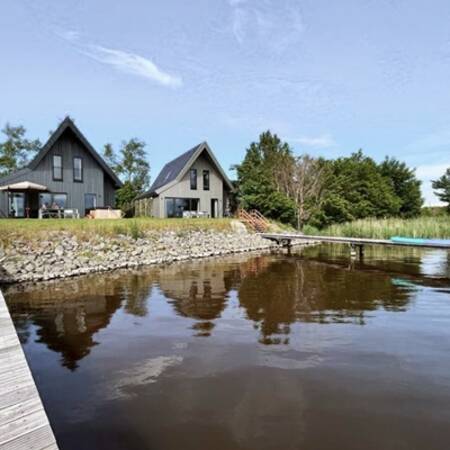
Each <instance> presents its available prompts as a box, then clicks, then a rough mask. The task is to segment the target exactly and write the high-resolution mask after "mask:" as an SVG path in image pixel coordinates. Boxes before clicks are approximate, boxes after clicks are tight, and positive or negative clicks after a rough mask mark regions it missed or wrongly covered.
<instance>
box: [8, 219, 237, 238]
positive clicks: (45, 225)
mask: <svg viewBox="0 0 450 450" xmlns="http://www.w3.org/2000/svg"><path fill="white" fill-rule="evenodd" d="M230 222H231V220H230V219H154V218H148V217H145V218H144V217H142V218H135V219H119V220H108V219H105V220H88V219H42V220H38V219H0V241H2V242H8V241H9V242H11V241H12V240H13V239H14V237H23V238H33V237H36V238H40V237H42V238H45V236H46V234H48V233H49V232H61V233H66V232H67V233H69V234H72V235H75V236H77V237H79V238H89V237H90V236H92V235H100V236H117V235H128V236H131V237H133V238H134V239H137V238H138V237H140V236H142V235H144V234H145V233H146V232H151V231H164V230H172V231H176V232H182V231H189V230H216V231H228V230H230V229H231V226H230Z"/></svg>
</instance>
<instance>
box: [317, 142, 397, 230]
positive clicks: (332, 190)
mask: <svg viewBox="0 0 450 450" xmlns="http://www.w3.org/2000/svg"><path fill="white" fill-rule="evenodd" d="M325 165H326V166H327V170H326V174H327V175H326V179H325V181H324V184H325V191H324V194H323V200H322V202H321V208H320V211H318V213H317V214H315V216H314V217H313V220H312V222H313V223H312V224H313V225H315V226H325V225H329V224H331V223H336V222H338V223H339V222H347V221H352V220H355V219H363V218H366V217H389V216H395V215H397V214H398V213H399V210H400V206H401V201H400V199H399V198H398V197H397V196H396V195H395V192H394V188H393V186H392V185H391V183H390V181H389V180H388V179H387V178H386V177H383V176H382V175H381V173H380V170H379V168H378V166H377V164H376V162H375V161H374V160H373V159H372V158H369V157H367V156H365V155H364V154H363V152H362V151H361V150H359V151H358V152H356V153H353V154H352V155H351V156H350V157H343V158H338V159H336V160H333V161H327V162H326V163H325Z"/></svg>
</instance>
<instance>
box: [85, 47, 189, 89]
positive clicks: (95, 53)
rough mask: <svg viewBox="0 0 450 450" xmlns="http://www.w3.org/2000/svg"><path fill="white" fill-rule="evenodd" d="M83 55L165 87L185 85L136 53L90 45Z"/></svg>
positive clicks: (176, 77)
mask: <svg viewBox="0 0 450 450" xmlns="http://www.w3.org/2000/svg"><path fill="white" fill-rule="evenodd" d="M82 53H83V54H85V55H86V56H88V57H89V58H91V59H94V60H95V61H98V62H100V63H102V64H106V65H109V66H112V67H114V68H115V69H116V70H119V71H121V72H124V73H128V74H132V75H137V76H139V77H142V78H145V79H148V80H152V81H155V82H157V83H158V84H161V85H163V86H167V87H172V88H177V87H180V86H182V85H183V80H182V79H181V77H179V76H177V75H173V74H170V73H168V72H165V71H164V70H162V69H160V68H159V67H158V66H157V65H156V64H155V63H154V62H153V61H151V60H150V59H148V58H144V57H143V56H140V55H138V54H136V53H131V52H126V51H123V50H117V49H113V48H107V47H103V46H101V45H89V46H88V47H86V48H85V49H84V50H82Z"/></svg>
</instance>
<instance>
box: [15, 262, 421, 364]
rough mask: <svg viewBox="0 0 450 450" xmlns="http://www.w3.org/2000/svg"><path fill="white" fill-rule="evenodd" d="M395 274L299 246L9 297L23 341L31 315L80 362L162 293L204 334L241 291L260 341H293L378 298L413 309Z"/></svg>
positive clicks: (70, 359)
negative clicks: (310, 326)
mask: <svg viewBox="0 0 450 450" xmlns="http://www.w3.org/2000/svg"><path fill="white" fill-rule="evenodd" d="M393 278H394V277H392V276H391V275H390V274H388V273H386V272H383V270H382V268H381V267H379V268H378V271H377V272H376V273H375V274H374V273H373V271H371V270H358V269H357V268H356V269H352V268H351V267H346V266H343V265H339V264H334V263H329V262H324V261H321V260H318V259H304V258H303V257H302V256H301V255H293V256H291V257H288V256H285V255H270V254H265V255H262V256H256V257H255V256H248V255H247V256H239V257H234V258H227V259H225V260H221V261H218V260H209V261H206V260H205V261H197V262H192V263H186V264H180V265H172V266H168V267H163V268H159V269H147V270H136V271H130V272H126V271H122V272H115V273H110V274H96V275H92V276H88V277H83V278H79V279H72V280H66V281H59V282H51V283H42V284H38V285H35V286H31V287H30V286H28V287H22V286H18V287H17V286H16V287H13V288H11V289H9V290H8V291H7V297H8V300H9V305H10V308H11V311H12V314H13V318H14V320H15V324H16V327H17V329H18V333H19V335H20V337H21V340H22V342H26V341H27V340H28V339H29V338H30V336H31V334H30V332H31V331H30V330H31V328H30V327H31V326H32V325H33V326H34V327H35V333H36V336H37V342H40V343H44V344H45V345H46V346H47V347H48V348H49V349H51V350H53V351H54V352H57V353H59V354H61V364H62V365H63V366H64V367H67V368H68V369H70V370H76V369H77V367H78V362H79V361H80V360H81V359H83V358H85V357H86V356H87V355H89V353H90V352H91V349H92V348H93V347H94V346H95V345H97V342H96V340H95V338H94V335H95V333H97V332H98V331H99V330H101V329H104V328H106V327H108V326H109V324H110V322H111V318H112V317H113V316H114V315H115V314H116V313H117V311H118V310H119V309H121V310H122V311H123V313H124V314H125V315H128V314H130V315H133V316H136V317H141V318H148V317H150V318H151V316H152V315H151V305H152V299H153V298H155V299H156V297H155V296H158V295H159V294H158V293H162V294H164V297H165V299H166V300H167V302H168V304H170V305H171V306H172V308H173V310H172V311H173V313H175V314H176V315H177V316H179V317H183V318H188V319H190V320H193V321H194V323H193V324H192V323H190V324H189V327H190V328H191V329H192V330H193V332H194V335H195V336H202V337H207V336H210V335H211V334H212V333H214V329H215V326H216V324H217V322H218V321H220V320H221V317H222V315H223V312H224V310H225V309H226V308H227V305H228V301H229V298H230V295H231V293H233V297H235V296H236V297H237V301H238V305H239V309H238V311H239V314H240V317H241V318H244V319H247V320H249V321H251V322H253V327H254V328H255V329H257V330H258V333H259V337H258V340H259V342H260V343H262V344H289V335H290V333H291V332H292V330H291V327H292V324H294V323H295V322H307V323H320V324H337V323H350V324H355V325H364V324H365V323H366V320H367V318H368V317H370V312H371V311H374V310H376V309H378V308H384V309H386V310H390V311H405V310H406V308H407V305H408V299H409V297H410V295H411V289H413V288H411V286H409V287H408V286H405V285H404V284H403V285H402V284H401V283H398V280H394V281H393ZM157 294H158V295H157ZM169 314H170V313H169ZM183 326H184V327H185V326H186V325H185V324H183Z"/></svg>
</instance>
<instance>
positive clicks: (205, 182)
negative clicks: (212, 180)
mask: <svg viewBox="0 0 450 450" xmlns="http://www.w3.org/2000/svg"><path fill="white" fill-rule="evenodd" d="M203 190H204V191H209V170H204V171H203Z"/></svg>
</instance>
